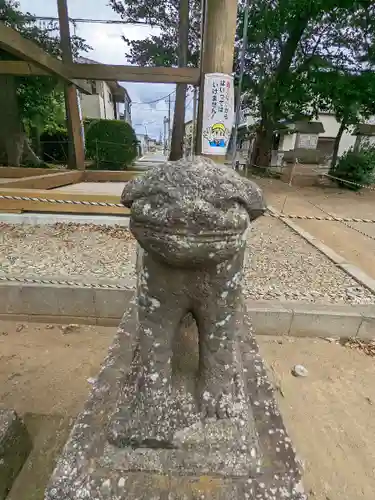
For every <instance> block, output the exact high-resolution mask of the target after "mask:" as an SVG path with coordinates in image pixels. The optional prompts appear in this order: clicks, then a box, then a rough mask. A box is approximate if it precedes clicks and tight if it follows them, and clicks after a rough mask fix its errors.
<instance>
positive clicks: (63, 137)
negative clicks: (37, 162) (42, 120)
mask: <svg viewBox="0 0 375 500" xmlns="http://www.w3.org/2000/svg"><path fill="white" fill-rule="evenodd" d="M68 144H69V138H68V132H67V130H66V129H63V128H61V129H60V130H58V131H54V132H50V131H45V132H43V133H42V134H41V136H40V146H41V153H42V154H41V156H42V160H43V161H45V162H48V163H64V164H67V163H68V158H69V147H68Z"/></svg>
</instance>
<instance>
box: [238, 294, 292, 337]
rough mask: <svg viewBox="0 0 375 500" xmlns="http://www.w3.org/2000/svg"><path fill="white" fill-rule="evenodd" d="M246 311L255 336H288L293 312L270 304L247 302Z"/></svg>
mask: <svg viewBox="0 0 375 500" xmlns="http://www.w3.org/2000/svg"><path fill="white" fill-rule="evenodd" d="M246 310H247V312H248V314H249V317H250V318H251V321H252V323H253V326H254V330H255V333H256V334H257V335H288V334H289V331H290V326H291V323H292V317H293V311H292V310H291V309H287V308H285V307H283V306H281V305H279V304H275V303H272V302H266V301H265V302H263V301H262V302H260V301H247V302H246Z"/></svg>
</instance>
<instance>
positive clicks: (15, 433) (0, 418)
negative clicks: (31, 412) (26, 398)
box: [0, 409, 32, 500]
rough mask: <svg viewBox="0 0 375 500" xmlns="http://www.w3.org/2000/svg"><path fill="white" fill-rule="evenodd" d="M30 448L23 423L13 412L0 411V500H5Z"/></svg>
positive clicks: (30, 444)
mask: <svg viewBox="0 0 375 500" xmlns="http://www.w3.org/2000/svg"><path fill="white" fill-rule="evenodd" d="M31 448H32V443H31V439H30V437H29V434H28V432H27V429H26V427H25V425H24V424H23V422H22V421H21V420H20V419H19V418H18V416H17V414H16V412H15V411H13V410H1V409H0V500H5V498H6V497H7V495H8V493H9V491H10V489H11V487H12V484H13V482H14V480H15V479H16V477H17V475H18V473H19V471H20V470H21V468H22V466H23V464H24V463H25V461H26V458H27V457H28V455H29V453H30V451H31Z"/></svg>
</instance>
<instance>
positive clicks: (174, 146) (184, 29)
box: [169, 0, 189, 161]
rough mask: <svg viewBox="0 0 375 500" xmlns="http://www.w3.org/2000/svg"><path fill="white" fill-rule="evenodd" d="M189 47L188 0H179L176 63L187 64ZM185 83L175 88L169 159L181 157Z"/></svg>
mask: <svg viewBox="0 0 375 500" xmlns="http://www.w3.org/2000/svg"><path fill="white" fill-rule="evenodd" d="M188 47H189V0H180V11H179V48H178V51H179V52H178V65H179V67H180V68H182V67H184V66H186V65H187V58H188ZM186 90H187V85H186V84H184V83H179V84H178V85H177V88H176V103H175V107H174V114H173V129H172V140H171V151H170V153H169V160H170V161H176V160H179V159H181V158H182V155H183V144H184V135H185V102H186ZM169 126H170V125H169Z"/></svg>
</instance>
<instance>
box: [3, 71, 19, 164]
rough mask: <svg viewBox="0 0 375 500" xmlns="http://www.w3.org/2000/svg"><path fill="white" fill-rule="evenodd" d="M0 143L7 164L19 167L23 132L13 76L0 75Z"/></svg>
mask: <svg viewBox="0 0 375 500" xmlns="http://www.w3.org/2000/svg"><path fill="white" fill-rule="evenodd" d="M0 109H1V118H0V144H1V147H2V149H3V151H5V154H6V162H7V165H12V166H15V167H19V166H20V163H21V158H22V152H23V143H24V132H23V128H22V124H21V118H20V115H19V109H18V100H17V86H16V81H15V78H14V77H13V76H8V75H0Z"/></svg>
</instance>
